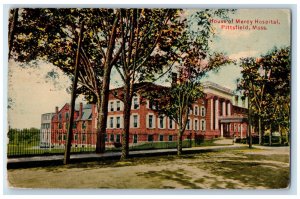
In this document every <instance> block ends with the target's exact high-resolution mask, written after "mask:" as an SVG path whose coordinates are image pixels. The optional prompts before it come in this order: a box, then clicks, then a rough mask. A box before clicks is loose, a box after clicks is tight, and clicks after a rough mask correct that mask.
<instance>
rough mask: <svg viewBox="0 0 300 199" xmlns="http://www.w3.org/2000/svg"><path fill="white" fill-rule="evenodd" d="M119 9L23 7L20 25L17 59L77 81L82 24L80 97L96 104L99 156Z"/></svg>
mask: <svg viewBox="0 0 300 199" xmlns="http://www.w3.org/2000/svg"><path fill="white" fill-rule="evenodd" d="M119 13H120V12H119V10H116V9H21V10H20V17H19V19H20V20H19V23H17V26H16V33H15V42H14V46H13V53H14V54H13V58H14V59H16V60H17V61H21V62H26V63H34V61H35V60H42V61H45V62H49V63H51V64H53V65H55V66H57V67H59V68H60V69H62V70H63V71H64V72H65V73H66V74H67V75H69V76H70V77H71V78H73V71H74V65H75V52H76V48H77V40H78V37H79V35H78V33H79V24H80V22H81V21H83V20H84V21H85V27H84V28H85V30H86V31H85V32H84V36H83V38H84V39H83V42H82V48H81V51H80V62H79V67H80V71H79V84H80V85H81V87H80V88H78V89H77V92H76V93H77V95H78V94H80V93H82V94H85V95H86V96H87V98H88V99H89V100H90V101H91V102H94V103H97V112H98V120H97V121H98V123H97V129H98V133H97V147H96V151H97V152H103V151H104V149H105V145H104V134H105V129H106V119H107V103H108V94H109V93H108V91H109V81H110V72H111V68H112V66H113V65H114V64H115V63H116V61H117V59H118V58H119V55H120V49H121V47H119V48H118V47H117V46H116V41H117V35H118V33H117V32H118V28H117V25H118V19H119Z"/></svg>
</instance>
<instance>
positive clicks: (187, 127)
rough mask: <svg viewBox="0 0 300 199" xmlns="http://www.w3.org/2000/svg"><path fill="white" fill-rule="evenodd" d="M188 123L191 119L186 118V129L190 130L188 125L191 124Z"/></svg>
mask: <svg viewBox="0 0 300 199" xmlns="http://www.w3.org/2000/svg"><path fill="white" fill-rule="evenodd" d="M190 123H191V121H190V119H188V120H187V123H186V129H187V130H190V126H191V125H190Z"/></svg>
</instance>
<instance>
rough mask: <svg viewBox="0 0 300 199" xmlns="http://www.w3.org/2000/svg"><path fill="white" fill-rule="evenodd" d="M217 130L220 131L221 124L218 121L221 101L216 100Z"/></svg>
mask: <svg viewBox="0 0 300 199" xmlns="http://www.w3.org/2000/svg"><path fill="white" fill-rule="evenodd" d="M215 111H216V112H215V113H216V114H215V129H216V130H218V129H219V122H218V119H219V100H218V99H216V104H215Z"/></svg>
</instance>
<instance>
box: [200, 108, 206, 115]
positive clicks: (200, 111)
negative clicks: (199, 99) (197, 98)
mask: <svg viewBox="0 0 300 199" xmlns="http://www.w3.org/2000/svg"><path fill="white" fill-rule="evenodd" d="M203 109H204V114H202V110H203ZM200 112H201V113H200V114H201V117H205V116H206V108H205V107H204V106H201V108H200Z"/></svg>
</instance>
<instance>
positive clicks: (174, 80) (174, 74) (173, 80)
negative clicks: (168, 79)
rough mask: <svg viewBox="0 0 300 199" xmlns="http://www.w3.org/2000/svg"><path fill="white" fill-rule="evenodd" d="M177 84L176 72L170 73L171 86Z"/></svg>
mask: <svg viewBox="0 0 300 199" xmlns="http://www.w3.org/2000/svg"><path fill="white" fill-rule="evenodd" d="M176 84H177V73H172V84H171V85H172V86H175V85H176Z"/></svg>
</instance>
